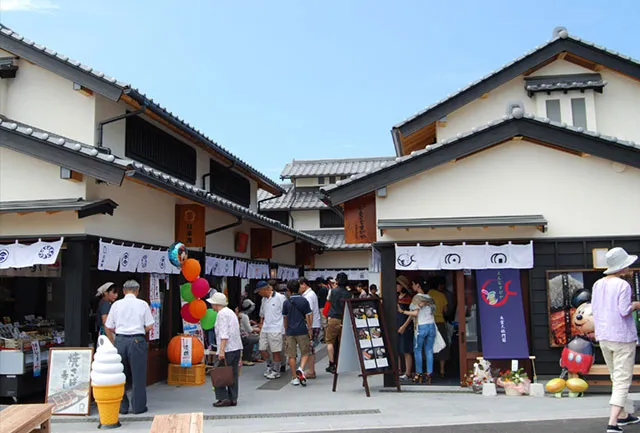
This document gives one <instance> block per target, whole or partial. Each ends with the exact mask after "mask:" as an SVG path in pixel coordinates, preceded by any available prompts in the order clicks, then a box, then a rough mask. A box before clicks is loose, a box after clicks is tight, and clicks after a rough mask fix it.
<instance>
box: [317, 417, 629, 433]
mask: <svg viewBox="0 0 640 433" xmlns="http://www.w3.org/2000/svg"><path fill="white" fill-rule="evenodd" d="M606 427H607V420H606V419H582V420H568V421H565V420H563V421H538V422H524V423H504V424H465V425H453V426H436V427H406V428H394V429H386V428H385V429H382V428H378V429H362V430H332V431H331V433H354V432H358V433H383V432H384V433H470V432H472V433H512V432H513V433H541V432H546V433H591V432H596V433H597V432H604V431H605V429H606ZM625 431H626V432H640V425H636V426H627V427H625ZM305 433H327V432H326V431H324V432H305Z"/></svg>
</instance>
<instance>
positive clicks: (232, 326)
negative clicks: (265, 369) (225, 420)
mask: <svg viewBox="0 0 640 433" xmlns="http://www.w3.org/2000/svg"><path fill="white" fill-rule="evenodd" d="M207 302H209V304H211V308H213V309H214V310H215V311H216V312H217V313H218V316H217V317H216V324H215V326H214V328H215V331H216V344H217V346H218V360H220V361H224V362H225V364H226V365H228V366H230V367H232V369H233V384H232V385H230V386H225V387H216V389H215V393H216V399H217V401H216V402H215V403H213V407H229V406H235V405H237V404H238V364H239V363H240V355H241V353H242V339H241V338H240V324H239V323H238V316H236V313H234V312H233V311H231V310H230V309H229V308H227V297H226V296H225V295H224V294H223V293H214V295H213V296H212V297H210V298H209V299H208V300H207Z"/></svg>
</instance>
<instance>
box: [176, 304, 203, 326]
mask: <svg viewBox="0 0 640 433" xmlns="http://www.w3.org/2000/svg"><path fill="white" fill-rule="evenodd" d="M191 302H193V301H191ZM191 302H189V304H184V305H183V306H182V308H180V315H181V316H182V318H183V319H184V321H185V322H189V323H198V320H200V319H196V318H195V317H193V316H192V315H191V313H190V312H189V305H190V304H191ZM202 302H204V301H202Z"/></svg>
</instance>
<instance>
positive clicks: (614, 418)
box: [591, 248, 640, 433]
mask: <svg viewBox="0 0 640 433" xmlns="http://www.w3.org/2000/svg"><path fill="white" fill-rule="evenodd" d="M606 260H607V270H606V271H604V273H605V275H606V276H605V277H604V278H601V279H599V280H598V281H596V283H595V284H594V285H593V291H592V292H593V293H592V297H591V308H592V311H593V321H594V324H595V331H596V332H595V334H596V340H597V341H598V342H599V343H600V349H601V350H602V356H603V357H604V361H605V363H606V364H607V367H608V368H609V372H610V375H611V383H612V387H611V400H609V405H610V406H611V417H610V418H609V425H607V430H606V431H607V433H616V432H621V431H622V429H621V428H620V427H619V426H623V425H629V424H637V423H639V422H640V419H638V418H637V417H635V416H633V415H631V414H627V413H626V412H625V411H624V406H625V403H626V401H627V396H628V394H629V387H630V386H631V379H632V378H633V364H634V363H635V358H636V344H637V342H638V331H637V330H636V325H635V323H634V318H633V314H632V313H633V311H635V310H638V309H640V302H632V298H631V285H630V284H629V283H628V282H627V281H625V280H624V277H628V276H629V275H632V274H633V272H632V271H631V270H630V269H629V268H630V267H631V265H632V264H633V263H635V261H636V260H638V256H635V255H629V254H627V252H626V251H625V250H623V249H622V248H612V249H610V250H609V251H607V254H606Z"/></svg>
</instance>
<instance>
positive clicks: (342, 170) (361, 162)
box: [280, 156, 393, 178]
mask: <svg viewBox="0 0 640 433" xmlns="http://www.w3.org/2000/svg"><path fill="white" fill-rule="evenodd" d="M390 160H393V157H391V156H389V157H376V158H352V159H314V160H298V161H296V160H295V159H294V160H293V161H292V162H290V163H288V164H287V165H286V166H285V167H284V170H282V173H281V174H280V177H281V178H290V177H311V176H314V177H315V176H350V175H352V174H357V173H364V172H366V171H367V170H375V169H376V168H377V167H379V166H380V165H381V164H382V163H383V162H385V161H390Z"/></svg>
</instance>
